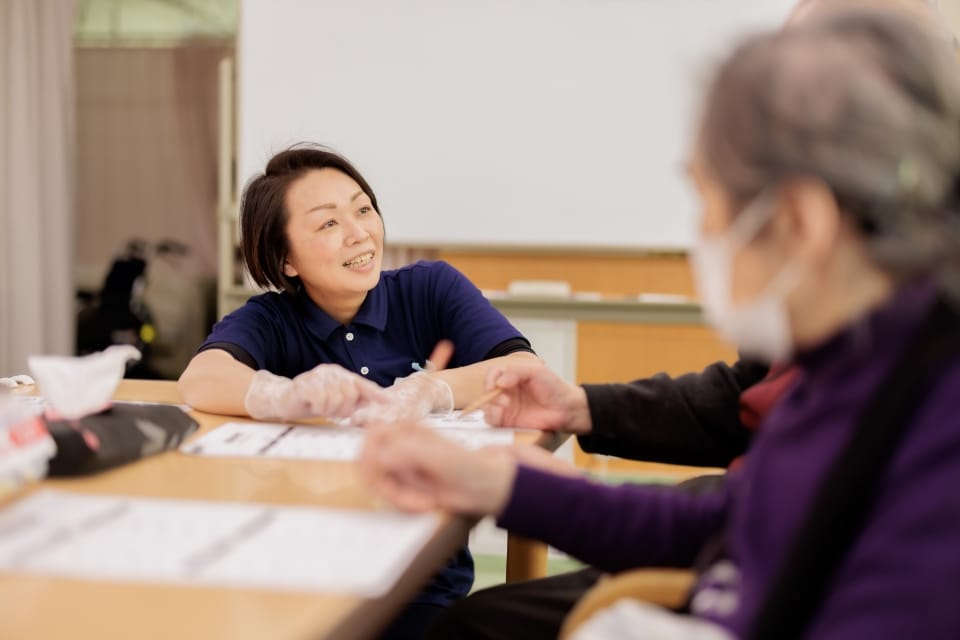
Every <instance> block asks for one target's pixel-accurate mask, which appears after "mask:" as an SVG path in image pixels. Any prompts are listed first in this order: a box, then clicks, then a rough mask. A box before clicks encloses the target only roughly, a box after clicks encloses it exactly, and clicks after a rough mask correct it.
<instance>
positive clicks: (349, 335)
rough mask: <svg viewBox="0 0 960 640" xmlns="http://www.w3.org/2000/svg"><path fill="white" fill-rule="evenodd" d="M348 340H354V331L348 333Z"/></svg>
mask: <svg viewBox="0 0 960 640" xmlns="http://www.w3.org/2000/svg"><path fill="white" fill-rule="evenodd" d="M347 342H353V334H352V333H348V334H347Z"/></svg>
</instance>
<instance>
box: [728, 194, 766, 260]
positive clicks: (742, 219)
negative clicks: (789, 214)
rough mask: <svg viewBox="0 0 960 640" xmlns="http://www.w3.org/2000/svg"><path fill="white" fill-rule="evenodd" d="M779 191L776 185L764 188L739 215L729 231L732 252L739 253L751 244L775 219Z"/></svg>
mask: <svg viewBox="0 0 960 640" xmlns="http://www.w3.org/2000/svg"><path fill="white" fill-rule="evenodd" d="M777 191H778V187H777V186H775V185H770V186H767V187H764V188H763V190H762V191H761V192H760V193H759V194H757V195H756V196H755V197H754V198H753V200H751V201H750V202H748V203H747V205H746V206H745V207H743V208H742V209H741V210H740V213H738V214H737V217H736V219H735V220H734V221H733V224H731V225H730V228H729V229H728V230H727V237H728V238H729V242H730V249H731V250H732V251H737V250H739V249H742V248H743V247H745V246H747V245H748V244H750V241H751V240H753V239H754V238H756V237H757V234H758V233H760V230H761V229H762V228H763V227H764V226H765V225H766V224H767V223H768V222H770V220H771V219H773V216H774V214H775V213H776V208H775V207H774V206H772V205H773V203H774V202H775V201H776V194H777Z"/></svg>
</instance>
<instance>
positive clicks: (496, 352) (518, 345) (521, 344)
mask: <svg viewBox="0 0 960 640" xmlns="http://www.w3.org/2000/svg"><path fill="white" fill-rule="evenodd" d="M517 351H524V352H526V353H533V354H536V352H535V351H534V350H533V347H531V346H530V341H529V340H527V339H526V338H510V339H509V340H504V341H503V342H501V343H500V344H498V345H497V346H495V347H494V348H493V349H490V351H488V352H487V355H485V356H484V357H483V359H484V360H490V359H491V358H500V357H502V356H508V355H510V354H511V353H516V352H517Z"/></svg>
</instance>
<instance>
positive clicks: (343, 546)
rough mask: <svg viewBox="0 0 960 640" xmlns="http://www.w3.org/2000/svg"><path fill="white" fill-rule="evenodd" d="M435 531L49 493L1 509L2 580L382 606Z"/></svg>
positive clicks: (409, 518)
mask: <svg viewBox="0 0 960 640" xmlns="http://www.w3.org/2000/svg"><path fill="white" fill-rule="evenodd" d="M436 526H437V517H436V516H435V515H432V514H421V515H411V514H401V513H381V512H366V511H349V510H340V509H324V508H314V507H281V506H273V505H266V504H250V503H233V502H214V501H200V500H168V499H157V498H133V497H123V496H106V495H82V494H72V493H67V492H59V491H41V492H38V493H36V494H33V495H32V496H29V497H27V498H25V499H23V500H20V501H19V502H16V503H14V504H12V505H10V506H9V507H7V508H5V509H3V510H2V511H0V572H16V573H21V572H22V573H33V574H47V575H58V576H70V577H77V578H83V579H93V580H120V581H133V582H151V583H172V584H180V585H207V586H215V585H218V586H232V587H247V588H263V589H270V590H284V591H287V590H289V591H311V592H313V591H316V592H336V593H352V594H357V595H360V596H364V597H375V596H378V595H381V594H383V593H384V592H386V591H387V590H388V589H389V587H390V586H391V585H393V584H394V583H395V582H396V581H397V579H398V578H399V577H400V575H401V574H402V572H403V570H404V569H405V568H406V567H407V566H408V564H409V563H410V562H411V560H412V559H413V558H414V556H415V555H416V553H417V552H418V551H419V550H420V549H422V548H423V546H424V545H425V544H426V543H427V541H428V540H429V539H430V536H431V535H432V533H433V531H434V530H435V528H436Z"/></svg>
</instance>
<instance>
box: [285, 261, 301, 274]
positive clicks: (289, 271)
mask: <svg viewBox="0 0 960 640" xmlns="http://www.w3.org/2000/svg"><path fill="white" fill-rule="evenodd" d="M283 275H285V276H287V277H288V278H296V277H297V276H299V275H300V273H299V272H298V271H297V270H296V269H295V268H294V266H293V265H292V264H290V260H284V261H283Z"/></svg>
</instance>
